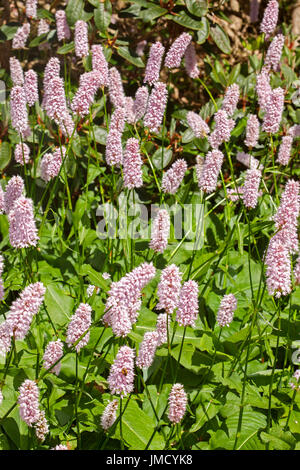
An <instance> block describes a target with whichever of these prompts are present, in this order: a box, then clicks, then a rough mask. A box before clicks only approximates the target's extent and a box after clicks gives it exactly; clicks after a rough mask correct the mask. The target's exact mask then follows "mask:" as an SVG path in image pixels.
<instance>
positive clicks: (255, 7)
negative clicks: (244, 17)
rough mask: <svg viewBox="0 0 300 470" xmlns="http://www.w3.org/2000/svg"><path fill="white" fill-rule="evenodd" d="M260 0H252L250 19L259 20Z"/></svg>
mask: <svg viewBox="0 0 300 470" xmlns="http://www.w3.org/2000/svg"><path fill="white" fill-rule="evenodd" d="M259 3H260V0H250V21H251V23H256V21H258V13H259Z"/></svg>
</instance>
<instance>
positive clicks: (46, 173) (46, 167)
mask: <svg viewBox="0 0 300 470" xmlns="http://www.w3.org/2000/svg"><path fill="white" fill-rule="evenodd" d="M65 154H66V148H65V147H62V148H61V149H60V148H57V149H56V150H55V151H54V152H53V154H52V153H45V155H44V156H43V158H42V160H41V167H40V170H41V178H42V179H43V180H44V181H46V183H48V181H50V180H51V179H52V178H55V177H56V176H57V175H58V174H59V171H60V167H61V164H62V159H64V158H65Z"/></svg>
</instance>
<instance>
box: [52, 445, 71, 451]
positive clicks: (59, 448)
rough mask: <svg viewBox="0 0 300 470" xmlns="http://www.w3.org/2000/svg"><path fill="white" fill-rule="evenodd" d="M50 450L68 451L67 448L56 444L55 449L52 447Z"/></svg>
mask: <svg viewBox="0 0 300 470" xmlns="http://www.w3.org/2000/svg"><path fill="white" fill-rule="evenodd" d="M51 450H70V449H69V448H68V446H65V445H64V444H58V445H57V446H55V447H52V449H51Z"/></svg>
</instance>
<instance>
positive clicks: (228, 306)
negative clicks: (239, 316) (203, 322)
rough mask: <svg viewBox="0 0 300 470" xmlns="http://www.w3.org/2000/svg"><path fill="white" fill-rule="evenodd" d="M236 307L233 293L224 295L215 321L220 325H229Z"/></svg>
mask: <svg viewBox="0 0 300 470" xmlns="http://www.w3.org/2000/svg"><path fill="white" fill-rule="evenodd" d="M236 308H237V300H236V298H235V296H234V295H233V294H227V295H224V297H223V298H222V300H221V304H220V307H219V310H218V315H217V322H218V324H219V325H220V326H229V325H230V323H231V322H232V320H233V316H234V312H235V310H236Z"/></svg>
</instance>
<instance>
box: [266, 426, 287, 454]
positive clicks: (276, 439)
mask: <svg viewBox="0 0 300 470" xmlns="http://www.w3.org/2000/svg"><path fill="white" fill-rule="evenodd" d="M260 437H261V440H262V441H263V442H268V443H269V444H270V446H271V449H273V450H292V449H294V447H295V444H296V439H295V438H294V436H293V435H292V434H291V433H290V432H289V431H283V429H282V427H281V426H279V425H276V426H273V427H272V428H271V429H270V431H269V432H268V433H266V432H262V433H261V434H260Z"/></svg>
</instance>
